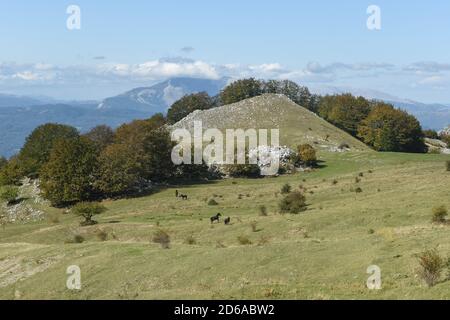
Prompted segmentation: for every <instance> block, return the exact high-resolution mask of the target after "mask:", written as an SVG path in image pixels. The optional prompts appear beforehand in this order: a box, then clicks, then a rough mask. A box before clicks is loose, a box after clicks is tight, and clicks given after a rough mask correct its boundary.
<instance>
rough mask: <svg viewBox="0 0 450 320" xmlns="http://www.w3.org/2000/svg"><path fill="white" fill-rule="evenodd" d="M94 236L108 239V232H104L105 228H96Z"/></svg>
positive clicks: (104, 239)
mask: <svg viewBox="0 0 450 320" xmlns="http://www.w3.org/2000/svg"><path fill="white" fill-rule="evenodd" d="M95 236H96V237H97V239H98V240H100V241H106V240H108V232H106V231H105V230H102V229H97V230H96V231H95Z"/></svg>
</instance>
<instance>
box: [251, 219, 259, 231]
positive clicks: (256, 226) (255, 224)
mask: <svg viewBox="0 0 450 320" xmlns="http://www.w3.org/2000/svg"><path fill="white" fill-rule="evenodd" d="M250 227H251V228H252V231H253V232H257V231H258V222H257V221H252V222H250Z"/></svg>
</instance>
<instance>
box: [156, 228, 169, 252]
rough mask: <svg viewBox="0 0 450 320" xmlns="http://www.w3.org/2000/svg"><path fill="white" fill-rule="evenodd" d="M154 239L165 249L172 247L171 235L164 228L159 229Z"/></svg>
mask: <svg viewBox="0 0 450 320" xmlns="http://www.w3.org/2000/svg"><path fill="white" fill-rule="evenodd" d="M152 241H153V242H154V243H159V244H160V245H161V247H162V248H163V249H169V248H170V236H169V234H168V233H167V232H165V231H164V230H158V231H156V232H155V234H154V235H153V239H152Z"/></svg>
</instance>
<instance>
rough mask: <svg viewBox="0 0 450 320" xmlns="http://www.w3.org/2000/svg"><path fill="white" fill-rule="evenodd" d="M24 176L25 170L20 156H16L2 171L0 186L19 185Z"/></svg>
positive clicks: (0, 172)
mask: <svg viewBox="0 0 450 320" xmlns="http://www.w3.org/2000/svg"><path fill="white" fill-rule="evenodd" d="M24 176H25V168H24V167H23V166H22V165H21V161H20V160H19V158H18V156H14V157H12V158H11V159H9V161H8V163H7V164H6V165H5V166H3V167H2V168H1V169H0V185H17V184H19V183H20V180H21V179H22V178H23V177H24Z"/></svg>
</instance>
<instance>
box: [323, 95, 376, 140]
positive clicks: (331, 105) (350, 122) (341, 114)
mask: <svg viewBox="0 0 450 320" xmlns="http://www.w3.org/2000/svg"><path fill="white" fill-rule="evenodd" d="M370 110H371V105H370V103H369V101H368V100H366V99H365V98H363V97H354V96H352V95H351V94H341V95H333V96H325V97H322V98H321V99H320V104H319V107H318V113H319V115H320V116H321V117H322V118H324V119H325V120H327V121H328V122H331V123H332V124H334V125H335V126H337V127H338V128H340V129H342V130H344V131H346V132H348V133H350V134H351V135H353V136H356V135H357V133H358V126H359V125H360V123H361V121H362V120H364V119H365V118H367V116H368V115H369V113H370Z"/></svg>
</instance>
